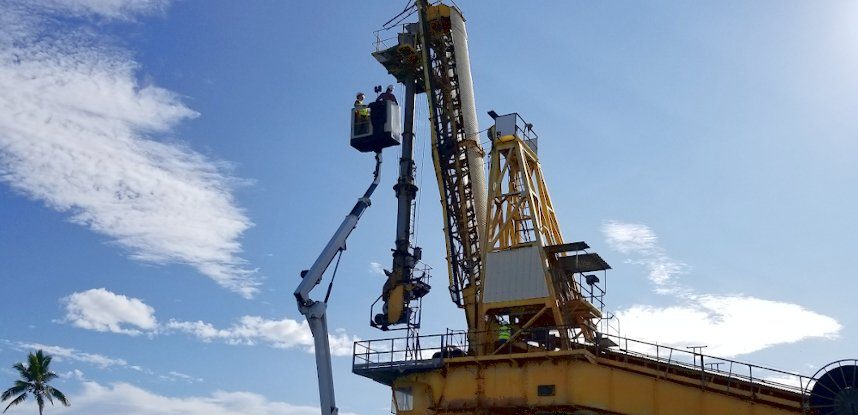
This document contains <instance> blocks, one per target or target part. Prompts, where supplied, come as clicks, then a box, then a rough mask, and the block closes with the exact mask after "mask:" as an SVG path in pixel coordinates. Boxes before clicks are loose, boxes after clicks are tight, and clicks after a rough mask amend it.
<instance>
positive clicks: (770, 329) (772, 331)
mask: <svg viewBox="0 0 858 415" xmlns="http://www.w3.org/2000/svg"><path fill="white" fill-rule="evenodd" d="M602 231H603V233H604V235H605V239H606V241H607V243H608V244H609V245H610V246H611V247H612V248H614V249H616V250H617V251H620V252H622V253H626V254H630V255H633V256H634V257H633V258H631V259H629V260H628V262H630V263H635V264H640V265H644V266H646V267H647V268H648V271H649V279H650V281H651V282H652V283H653V285H654V287H655V291H656V292H657V293H659V294H666V295H669V296H671V297H672V299H673V300H674V302H675V304H674V305H670V306H666V307H658V306H652V305H646V304H636V305H632V306H630V307H627V308H624V309H621V310H619V311H618V312H617V313H616V315H617V317H618V319H619V321H620V325H621V329H622V333H621V334H622V335H623V336H627V337H629V338H634V339H639V340H644V341H650V342H656V341H657V342H658V343H659V344H664V345H669V346H678V347H682V346H688V345H707V346H708V348H707V349H706V353H707V354H713V355H722V356H736V355H741V354H747V353H752V352H755V351H758V350H762V349H765V348H768V347H771V346H774V345H777V344H785V343H794V342H798V341H801V340H805V339H809V338H828V339H831V338H835V337H837V336H838V334H839V332H840V330H841V328H842V326H841V325H840V323H838V322H837V320H835V319H833V318H831V317H828V316H825V315H822V314H819V313H816V312H814V311H811V310H808V309H806V308H804V307H802V306H800V305H797V304H791V303H785V302H778V301H773V300H765V299H760V298H755V297H752V296H748V295H743V294H731V295H714V294H700V293H697V292H695V291H694V290H692V289H690V288H688V287H685V286H683V285H681V284H679V282H678V281H677V280H676V278H675V276H676V275H678V274H682V273H686V272H687V270H688V266H687V265H686V264H684V263H682V262H680V261H676V260H674V259H672V258H670V257H669V256H668V255H667V254H666V253H665V252H664V249H663V248H661V247H660V246H658V243H657V241H658V238H657V237H656V235H655V233H654V232H653V231H652V230H651V229H650V228H649V227H647V226H646V225H642V224H631V223H623V222H617V221H612V222H607V223H606V224H605V225H604V226H603V228H602Z"/></svg>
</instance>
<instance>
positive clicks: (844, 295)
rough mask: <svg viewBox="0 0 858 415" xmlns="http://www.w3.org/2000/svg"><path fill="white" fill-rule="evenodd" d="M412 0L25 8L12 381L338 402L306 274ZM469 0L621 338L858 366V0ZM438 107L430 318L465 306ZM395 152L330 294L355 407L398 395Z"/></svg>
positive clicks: (440, 325)
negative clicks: (375, 312)
mask: <svg viewBox="0 0 858 415" xmlns="http://www.w3.org/2000/svg"><path fill="white" fill-rule="evenodd" d="M404 3H405V2H402V4H399V3H398V2H390V1H385V2H382V1H369V2H363V3H359V4H358V3H354V2H348V3H345V2H342V3H335V2H330V3H326V4H317V3H314V2H276V1H249V2H230V1H176V2H173V1H169V0H141V1H131V0H68V1H59V0H37V1H26V2H25V1H23V0H0V91H2V93H0V264H2V267H0V279H2V282H3V286H4V287H5V290H4V293H5V295H4V296H3V301H2V303H0V307H2V313H0V367H2V369H0V380H2V379H5V380H3V381H0V382H5V383H8V384H9V385H11V382H12V380H13V378H14V374H13V373H11V370H10V369H11V365H12V364H13V363H15V362H17V361H20V360H22V359H23V357H24V355H25V354H26V352H27V351H30V350H32V349H35V348H38V347H41V348H44V349H45V350H46V351H48V352H50V353H52V354H53V355H54V356H56V358H57V360H56V361H55V363H54V366H55V370H56V371H58V372H59V373H62V375H63V377H62V378H61V379H60V380H59V381H58V382H57V386H58V387H59V388H60V389H62V390H64V391H65V392H66V393H67V394H68V395H69V396H70V399H71V401H72V407H71V408H68V409H60V408H54V409H52V410H51V411H50V413H67V414H83V413H87V414H96V415H98V414H107V413H115V412H116V410H117V409H116V408H117V406H116V405H118V404H119V403H120V402H122V403H123V405H124V406H122V407H121V409H122V411H121V412H123V413H129V414H141V415H143V414H180V413H183V414H184V413H199V414H202V413H206V414H250V413H253V414H278V415H279V414H313V413H316V411H317V409H315V407H316V405H318V402H317V399H318V397H317V394H316V384H315V369H314V363H313V357H312V354H310V353H309V352H308V350H309V347H310V344H311V339H310V337H309V332H308V331H307V329H306V326H304V325H303V323H302V319H301V316H300V315H299V314H298V312H297V310H296V309H295V304H294V299H293V298H292V295H291V292H292V290H293V289H294V287H295V285H296V284H297V281H298V277H297V275H298V272H299V271H300V270H301V269H304V268H307V267H308V266H309V265H310V264H311V262H312V261H313V259H314V258H315V256H316V255H317V254H318V251H319V250H320V249H321V247H322V246H323V245H324V243H325V242H326V241H327V239H328V237H329V236H330V234H331V232H333V230H334V229H335V228H336V226H337V225H338V223H339V221H340V220H341V218H342V217H343V216H344V215H345V214H346V213H347V211H348V209H350V207H351V205H352V204H353V203H354V200H355V198H356V197H357V196H358V195H359V194H360V193H361V192H362V191H363V189H364V188H365V186H366V185H367V184H368V182H369V180H370V179H371V175H370V173H371V169H372V160H371V157H370V156H367V155H365V154H358V153H356V152H355V151H354V150H352V149H351V148H350V147H349V146H348V144H347V139H348V128H349V127H348V121H347V120H348V119H347V118H346V117H347V115H346V113H347V110H348V109H349V107H350V106H351V102H352V99H353V95H354V93H355V92H356V91H358V90H364V91H367V92H369V91H370V90H371V88H372V86H373V85H376V84H388V83H390V82H391V80H390V79H389V78H388V77H386V76H385V73H384V71H383V69H382V68H381V67H380V66H379V65H378V64H377V63H375V61H374V60H373V59H372V57H371V56H370V55H369V53H370V52H371V51H372V50H373V47H374V46H373V41H374V35H373V33H372V32H373V30H375V29H377V28H378V27H379V26H380V25H381V24H382V23H384V22H385V21H387V20H388V19H389V18H390V17H392V16H393V15H395V14H396V13H398V12H399V11H400V10H401V8H402V7H403V6H404ZM459 4H460V6H462V8H463V10H464V13H465V15H466V17H467V18H468V25H469V26H468V29H469V34H470V45H471V61H472V70H473V74H474V79H475V91H476V101H477V105H478V110H479V114H481V115H480V117H482V118H481V120H480V121H481V126H482V127H483V128H484V127H487V126H488V120H489V119H488V116H486V115H484V114H485V112H486V111H488V110H490V109H494V110H496V111H497V112H498V113H501V114H503V113H508V112H519V113H521V114H522V115H523V116H524V117H525V118H526V119H527V120H528V121H529V122H532V123H533V124H534V126H535V127H534V128H535V129H536V131H537V132H538V133H539V135H540V156H541V160H542V164H543V169H544V171H545V174H546V178H547V181H548V185H549V188H550V190H551V192H552V196H553V199H554V205H555V208H556V209H557V213H558V217H559V221H560V224H561V227H562V229H563V232H564V235H565V237H566V238H567V239H568V240H585V241H587V242H588V243H589V244H590V245H591V246H593V247H594V248H595V249H596V250H597V251H598V252H600V253H601V254H602V256H603V257H605V258H606V259H607V260H608V262H609V263H611V265H613V267H614V270H613V271H611V272H610V273H609V275H608V279H609V283H608V287H609V292H608V298H607V302H608V308H609V309H611V310H613V311H614V312H616V313H617V314H618V315H619V318H620V321H621V329H622V331H623V334H625V335H628V336H630V337H635V338H642V339H645V340H653V341H656V340H657V341H659V342H660V343H665V344H671V345H676V346H686V345H691V344H707V345H709V347H710V348H709V349H708V350H709V352H711V353H713V354H722V355H725V356H732V357H735V358H738V359H741V360H749V361H753V362H756V363H760V364H765V365H772V366H775V367H779V368H782V369H785V370H790V371H796V372H799V373H803V374H808V375H810V374H813V372H815V371H816V369H817V368H819V367H821V366H823V365H824V364H826V363H828V362H830V361H833V360H836V359H839V358H846V357H855V356H854V350H855V348H854V345H855V344H856V339H858V334H856V332H855V327H856V325H858V318H856V313H855V312H854V310H853V302H854V293H855V292H857V291H858V283H856V278H855V277H854V276H855V269H858V256H856V255H855V253H854V249H855V248H856V246H858V244H856V242H858V239H856V238H858V237H856V235H858V221H856V220H855V217H854V215H855V212H856V211H858V194H856V192H854V191H853V189H854V188H855V185H856V183H858V167H856V166H858V140H856V138H858V117H856V116H855V114H856V113H858V77H856V76H855V74H856V73H858V26H856V25H855V24H854V22H855V21H857V20H858V5H856V4H855V3H852V2H834V1H832V2H825V3H818V2H815V3H811V2H781V1H759V2H739V1H736V2H726V3H725V2H720V3H718V4H715V3H711V4H702V3H694V4H692V3H688V2H670V1H663V2H662V1H660V2H648V3H640V4H633V3H627V2H614V3H611V2H608V3H605V2H601V3H585V2H538V3H533V4H530V5H528V6H527V8H526V10H524V11H523V10H522V3H521V2H512V1H499V2H492V3H488V2H476V1H466V0H463V1H460V2H459ZM391 35H392V34H391ZM398 93H400V94H401V92H398ZM426 119H427V115H426V108H425V104H423V103H422V100H421V105H420V106H419V107H418V124H417V127H418V135H417V139H418V144H417V154H418V162H419V163H420V164H419V166H420V168H419V174H420V176H419V178H418V181H419V183H420V185H421V193H420V195H421V196H420V208H419V212H420V216H419V217H420V221H419V233H418V244H419V245H420V246H422V247H423V248H424V261H425V262H427V263H429V264H430V265H432V266H433V267H434V268H435V269H436V272H435V279H434V286H435V291H434V292H433V293H432V294H430V296H429V297H428V298H427V300H426V307H425V311H426V312H425V313H424V323H425V326H426V327H425V329H424V330H423V332H424V333H427V334H428V333H434V332H443V330H444V329H445V328H446V327H452V328H462V326H463V324H464V322H463V316H462V314H461V313H460V312H459V311H458V310H457V309H455V308H454V307H453V306H452V304H451V303H450V301H449V298H448V296H447V295H446V290H445V287H444V285H445V280H446V276H445V275H443V274H444V273H443V270H445V269H446V266H445V263H444V252H443V249H444V245H443V244H444V242H443V236H442V233H441V212H440V206H439V203H438V190H437V188H436V184H435V183H436V182H435V180H434V173H433V172H432V166H431V162H430V157H429V154H428V151H426V149H427V146H426V141H427V137H428V125H427V122H426ZM396 151H398V150H395V149H392V150H388V151H387V152H386V153H385V159H386V166H385V168H384V171H383V183H382V186H381V188H380V189H379V191H378V192H377V193H376V196H375V200H374V203H373V206H372V207H371V208H370V210H369V211H368V212H367V213H366V215H365V217H364V219H363V220H362V222H361V224H360V225H359V227H358V229H357V230H356V231H355V233H354V234H353V236H352V238H351V240H350V242H349V247H348V248H349V249H348V251H347V252H346V254H345V255H344V257H343V262H342V264H341V267H340V276H338V278H337V280H338V281H337V286H336V288H335V289H334V293H333V299H332V303H331V305H330V324H331V326H332V327H333V328H336V329H338V330H337V331H336V332H335V333H334V344H335V346H336V347H335V349H336V351H337V354H338V355H339V356H337V357H335V359H334V368H335V376H336V382H337V387H338V403H339V406H340V408H341V410H342V411H343V412H347V413H359V414H369V413H374V412H379V411H383V410H386V409H384V408H387V407H389V402H390V398H389V392H388V390H387V389H386V388H385V387H383V386H381V385H377V384H374V383H372V382H371V381H369V380H366V379H363V378H359V377H357V376H355V375H352V374H351V373H350V364H351V361H350V358H349V357H348V355H349V353H350V348H351V346H350V342H351V341H353V340H354V339H356V338H361V339H369V338H374V337H386V336H387V334H385V333H380V332H377V331H374V330H373V329H371V328H370V327H369V325H368V321H369V314H370V313H369V305H370V304H371V303H372V301H373V300H375V298H376V297H377V296H378V294H379V293H380V290H381V284H382V281H383V278H382V277H381V276H380V275H379V274H378V272H377V271H376V268H377V266H376V265H374V264H381V266H389V263H390V256H389V255H390V251H389V250H390V248H392V246H393V239H394V238H393V237H394V215H395V203H394V200H395V199H394V194H393V191H392V189H391V187H392V185H393V183H394V177H395V174H396V166H395V164H396V163H395V160H396V158H397V157H398V155H397V154H396ZM29 405H32V404H27V405H23V406H22V407H21V408H20V409H14V410H10V411H9V413H12V414H22V413H31V412H32V410H33V408H32V407H30V406H29Z"/></svg>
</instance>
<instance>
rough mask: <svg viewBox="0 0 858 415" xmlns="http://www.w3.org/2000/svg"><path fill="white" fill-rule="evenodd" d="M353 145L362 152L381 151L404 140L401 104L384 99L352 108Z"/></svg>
mask: <svg viewBox="0 0 858 415" xmlns="http://www.w3.org/2000/svg"><path fill="white" fill-rule="evenodd" d="M350 114H351V120H352V121H351V126H352V129H351V130H352V133H351V145H352V147H354V148H355V149H357V150H358V151H360V152H363V153H368V152H371V151H374V152H379V151H381V150H382V149H384V148H387V147H392V146H398V145H399V143H400V142H401V141H402V123H401V122H400V115H399V105H398V104H397V103H395V102H393V101H389V100H382V101H376V102H373V103H370V104H369V105H364V106H357V107H355V108H353V109H352V110H351V113H350Z"/></svg>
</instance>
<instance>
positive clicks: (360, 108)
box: [355, 100, 369, 118]
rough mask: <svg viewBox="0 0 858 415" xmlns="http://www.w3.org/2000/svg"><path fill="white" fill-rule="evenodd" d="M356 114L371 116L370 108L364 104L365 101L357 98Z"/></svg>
mask: <svg viewBox="0 0 858 415" xmlns="http://www.w3.org/2000/svg"><path fill="white" fill-rule="evenodd" d="M355 114H357V115H360V116H361V117H364V118H365V117H369V108H367V107H366V105H364V104H363V101H359V100H355Z"/></svg>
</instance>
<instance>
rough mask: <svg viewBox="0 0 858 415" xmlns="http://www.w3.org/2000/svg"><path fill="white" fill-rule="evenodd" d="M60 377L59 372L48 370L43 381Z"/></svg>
mask: <svg viewBox="0 0 858 415" xmlns="http://www.w3.org/2000/svg"><path fill="white" fill-rule="evenodd" d="M58 377H59V376H57V374H56V373H54V372H47V373H45V376H44V379H42V381H44V382H47V381H49V380H53V379H56V378H58Z"/></svg>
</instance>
